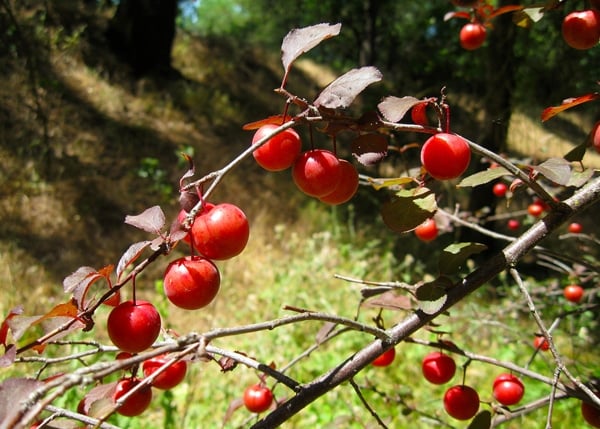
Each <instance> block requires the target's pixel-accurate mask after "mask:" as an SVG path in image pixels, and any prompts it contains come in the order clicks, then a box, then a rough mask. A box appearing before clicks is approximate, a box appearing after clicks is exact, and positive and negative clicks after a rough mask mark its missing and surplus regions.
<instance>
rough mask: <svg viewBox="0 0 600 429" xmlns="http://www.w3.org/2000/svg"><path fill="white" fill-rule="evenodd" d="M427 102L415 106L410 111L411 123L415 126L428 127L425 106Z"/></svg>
mask: <svg viewBox="0 0 600 429" xmlns="http://www.w3.org/2000/svg"><path fill="white" fill-rule="evenodd" d="M428 105H429V103H428V102H424V103H419V104H415V105H414V106H413V107H412V109H411V111H410V117H411V119H412V121H413V122H414V123H415V124H417V125H422V126H426V125H429V119H428V118H427V106H428Z"/></svg>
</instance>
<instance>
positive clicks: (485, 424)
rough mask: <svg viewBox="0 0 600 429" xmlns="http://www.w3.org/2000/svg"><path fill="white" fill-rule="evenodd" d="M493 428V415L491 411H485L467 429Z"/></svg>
mask: <svg viewBox="0 0 600 429" xmlns="http://www.w3.org/2000/svg"><path fill="white" fill-rule="evenodd" d="M491 427H492V413H491V412H490V410H483V411H481V412H480V413H479V414H477V415H476V416H475V418H474V419H473V420H471V423H470V424H469V426H467V429H490V428H491Z"/></svg>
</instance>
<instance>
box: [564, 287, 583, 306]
mask: <svg viewBox="0 0 600 429" xmlns="http://www.w3.org/2000/svg"><path fill="white" fill-rule="evenodd" d="M563 295H564V296H565V298H566V299H567V301H571V302H574V303H578V302H580V301H581V299H582V298H583V288H582V287H581V286H579V285H568V286H566V287H565V288H564V289H563Z"/></svg>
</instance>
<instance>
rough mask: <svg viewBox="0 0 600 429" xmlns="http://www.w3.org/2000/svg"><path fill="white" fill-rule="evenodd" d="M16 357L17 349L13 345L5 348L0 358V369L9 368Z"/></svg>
mask: <svg viewBox="0 0 600 429" xmlns="http://www.w3.org/2000/svg"><path fill="white" fill-rule="evenodd" d="M16 357H17V348H16V347H15V345H14V344H11V345H10V346H8V347H7V348H6V351H5V352H4V355H3V356H1V357H0V368H6V367H7V366H11V365H12V364H13V363H14V362H15V358H16Z"/></svg>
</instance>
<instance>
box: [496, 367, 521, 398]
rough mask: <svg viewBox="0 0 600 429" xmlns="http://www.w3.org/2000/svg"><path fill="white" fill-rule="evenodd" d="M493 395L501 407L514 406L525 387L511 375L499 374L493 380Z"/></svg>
mask: <svg viewBox="0 0 600 429" xmlns="http://www.w3.org/2000/svg"><path fill="white" fill-rule="evenodd" d="M492 389H493V394H494V398H496V401H498V402H500V403H501V404H502V405H515V404H516V403H518V402H519V401H520V400H521V399H522V398H523V395H524V394H525V386H523V383H522V382H521V380H520V379H519V378H518V377H516V376H514V375H512V374H500V375H499V376H498V377H496V379H495V380H494V385H493V388H492Z"/></svg>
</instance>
